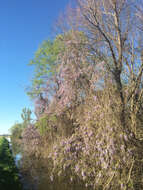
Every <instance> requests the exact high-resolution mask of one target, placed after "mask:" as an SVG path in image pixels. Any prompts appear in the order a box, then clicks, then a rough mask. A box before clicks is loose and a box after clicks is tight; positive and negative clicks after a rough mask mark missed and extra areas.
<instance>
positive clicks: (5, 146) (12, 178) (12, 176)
mask: <svg viewBox="0 0 143 190" xmlns="http://www.w3.org/2000/svg"><path fill="white" fill-rule="evenodd" d="M0 188H1V189H5V190H9V189H15V190H20V189H22V186H21V184H20V182H19V177H18V170H17V168H16V166H15V164H14V159H13V156H12V152H11V151H10V148H9V143H8V141H7V140H6V139H5V138H4V137H2V138H0Z"/></svg>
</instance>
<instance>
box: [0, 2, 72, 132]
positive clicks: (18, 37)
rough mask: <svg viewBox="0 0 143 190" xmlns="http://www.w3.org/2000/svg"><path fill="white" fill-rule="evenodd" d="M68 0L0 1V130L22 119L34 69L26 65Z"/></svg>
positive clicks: (29, 104)
mask: <svg viewBox="0 0 143 190" xmlns="http://www.w3.org/2000/svg"><path fill="white" fill-rule="evenodd" d="M68 2H69V0H23V1H19V0H3V1H1V5H0V84H1V85H0V134H3V133H8V129H9V128H10V127H11V126H12V125H13V124H14V123H15V122H16V121H21V118H20V114H21V110H22V108H23V107H30V108H32V109H33V107H32V105H33V104H32V102H31V101H30V99H29V97H28V96H27V95H26V93H25V88H26V87H27V86H28V84H29V81H30V80H31V78H32V73H33V70H32V68H31V67H30V66H28V63H29V61H30V60H31V59H32V58H33V57H34V53H35V52H36V50H37V49H38V47H39V45H40V44H41V43H42V41H43V40H46V39H48V38H51V37H53V36H54V33H52V27H53V23H54V22H55V20H56V19H57V17H58V15H59V14H60V13H61V12H62V11H64V9H65V7H66V5H67V4H68Z"/></svg>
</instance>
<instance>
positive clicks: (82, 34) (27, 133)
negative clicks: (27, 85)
mask: <svg viewBox="0 0 143 190" xmlns="http://www.w3.org/2000/svg"><path fill="white" fill-rule="evenodd" d="M133 5H134V6H133ZM141 5H142V4H141ZM137 7H138V1H136V2H134V4H131V3H130V1H128V0H127V1H125V0H102V1H98V0H86V1H85V0H78V5H77V7H76V8H74V12H75V14H74V15H73V14H72V13H73V12H72V13H70V12H69V13H68V17H67V18H68V19H69V20H68V24H70V26H69V29H70V30H69V31H64V33H63V34H62V35H60V36H57V38H56V39H55V40H53V41H48V42H44V44H43V46H41V48H40V49H39V50H38V51H37V55H36V57H35V60H34V61H33V62H32V63H31V64H33V65H35V69H36V70H35V71H36V72H35V74H34V80H35V82H34V83H32V90H31V92H32V95H34V97H36V106H35V110H36V113H37V121H36V122H35V124H33V125H30V126H29V127H28V128H25V129H24V130H23V133H22V137H23V138H22V142H23V170H24V169H25V171H29V175H30V176H31V180H34V178H35V177H36V176H38V177H39V178H38V179H39V180H41V183H42V177H43V179H44V178H47V184H49V188H53V189H54V188H55V189H58V188H57V187H59V186H60V184H61V186H62V187H63V188H62V189H65V190H67V189H70V188H71V189H76V188H77V189H84V188H85V189H93V190H96V189H98V190H109V189H110V190H115V189H119V190H127V189H130V190H138V189H143V183H142V181H143V172H142V171H143V164H142V157H143V154H142V147H143V139H142V137H143V128H142V108H143V88H142V87H143V77H142V73H143V53H142V52H143V49H142V46H141V41H142V35H143V33H142V31H143V30H142V26H143V22H142V16H141V15H143V12H142V9H141V8H137ZM70 16H71V17H70ZM65 20H66V19H65ZM72 21H73V22H72ZM133 22H134V24H133ZM73 23H74V26H73V25H72V24H73ZM47 84H48V85H47ZM38 164H41V165H42V166H43V167H44V168H45V169H42V171H41V170H40V168H39V167H37V165H38ZM41 172H43V174H42V175H41ZM45 176H47V177H45ZM38 179H37V181H36V183H37V185H39V186H40V185H42V184H41V183H40V181H39V180H38ZM50 180H51V182H50ZM53 181H54V184H55V186H54V185H53V186H52V184H53ZM43 188H44V187H43Z"/></svg>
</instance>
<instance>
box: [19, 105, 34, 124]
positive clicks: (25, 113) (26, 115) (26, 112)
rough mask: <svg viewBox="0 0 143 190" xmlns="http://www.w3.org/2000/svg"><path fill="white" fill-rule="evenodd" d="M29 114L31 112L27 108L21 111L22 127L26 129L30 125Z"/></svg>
mask: <svg viewBox="0 0 143 190" xmlns="http://www.w3.org/2000/svg"><path fill="white" fill-rule="evenodd" d="M31 114H32V111H31V110H30V109H29V108H23V109H22V113H21V118H22V119H23V124H22V125H23V127H27V126H28V125H29V124H30V123H31V121H32V118H31Z"/></svg>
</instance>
